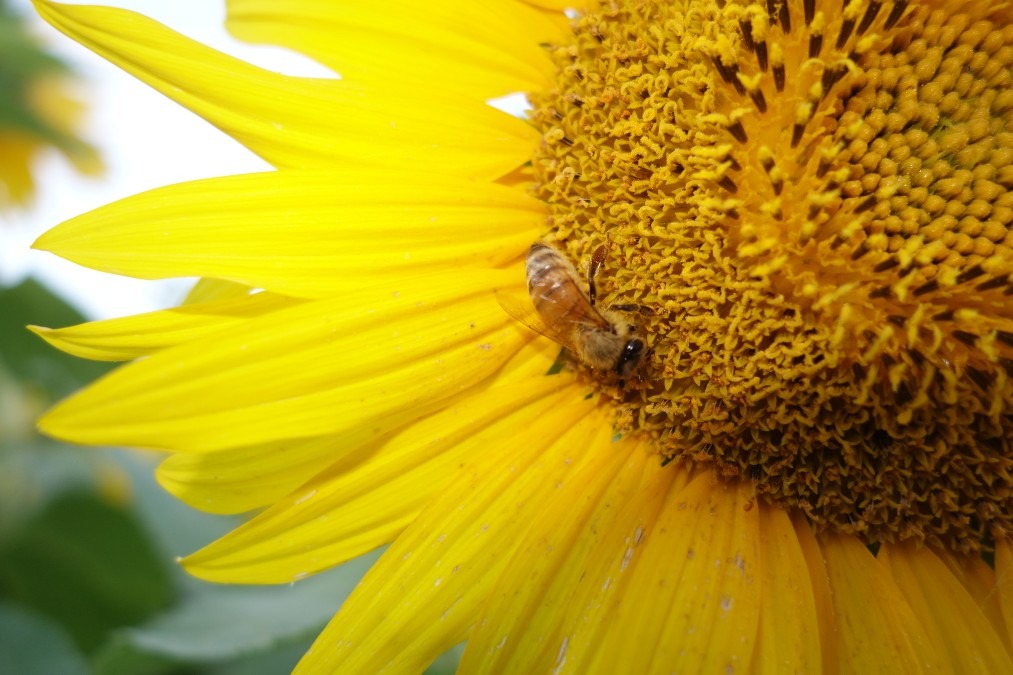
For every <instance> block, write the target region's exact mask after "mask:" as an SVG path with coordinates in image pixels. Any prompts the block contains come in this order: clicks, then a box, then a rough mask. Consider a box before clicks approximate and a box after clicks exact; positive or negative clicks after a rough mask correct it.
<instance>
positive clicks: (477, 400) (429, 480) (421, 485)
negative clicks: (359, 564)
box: [183, 377, 573, 583]
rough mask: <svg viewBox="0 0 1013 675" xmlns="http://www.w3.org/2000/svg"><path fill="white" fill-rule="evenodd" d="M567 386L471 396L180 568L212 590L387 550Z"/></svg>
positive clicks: (532, 385) (321, 479)
mask: <svg viewBox="0 0 1013 675" xmlns="http://www.w3.org/2000/svg"><path fill="white" fill-rule="evenodd" d="M567 384H571V379H570V378H569V377H540V378H538V379H537V380H534V381H527V382H521V383H519V384H514V385H510V386H507V387H494V388H492V389H490V390H487V391H486V392H483V393H481V394H474V395H472V396H470V397H469V398H468V399H467V400H465V401H462V402H459V403H457V404H455V405H453V406H451V407H449V408H447V409H446V410H443V411H441V412H439V413H437V414H435V415H433V416H431V417H428V418H426V419H424V420H421V421H419V422H416V423H415V424H413V425H411V426H410V427H408V428H407V429H405V430H404V431H402V432H400V433H398V434H396V435H395V436H394V437H393V438H391V439H390V440H389V441H387V442H384V443H374V444H373V445H372V447H371V448H364V450H363V452H361V453H360V452H356V454H366V455H367V456H368V459H365V460H364V461H359V462H357V463H352V464H351V465H350V466H348V463H346V462H342V463H340V464H339V465H336V466H334V467H332V468H330V469H328V470H327V471H325V472H323V473H322V474H320V475H318V476H317V477H316V478H314V479H313V480H312V481H310V482H308V483H307V484H305V485H303V486H302V487H300V488H299V489H298V490H296V491H295V492H293V493H292V494H290V495H287V496H285V497H284V498H282V499H281V500H279V501H278V503H276V504H275V505H274V506H272V507H271V508H269V509H268V510H267V511H265V512H264V513H262V514H260V515H259V516H257V517H256V518H254V519H253V520H251V521H250V522H248V523H246V524H245V525H243V526H241V527H239V528H238V529H236V530H233V531H232V532H230V533H229V534H227V535H225V536H224V537H222V538H221V539H219V540H218V541H216V542H214V543H212V544H210V545H208V546H207V547H205V548H203V549H201V550H200V551H198V552H197V553H195V554H193V555H191V556H189V557H188V558H187V559H186V560H184V561H183V564H184V565H185V566H186V568H187V570H188V571H189V572H190V573H191V574H194V575H196V576H198V577H201V578H202V579H207V580H209V581H226V582H232V583H287V582H289V581H294V580H296V579H300V578H302V577H304V576H306V575H308V574H314V573H316V572H319V571H321V570H324V569H327V568H330V567H333V566H335V565H338V564H340V563H342V562H345V561H346V560H350V559H352V558H354V557H356V556H359V555H362V554H363V553H366V552H367V551H371V550H373V549H374V548H376V547H378V546H382V545H384V544H386V543H389V542H390V541H392V540H393V539H394V537H396V536H397V535H398V534H399V533H400V532H401V530H403V529H404V528H405V527H406V526H407V525H408V523H410V522H411V521H412V520H414V519H415V517H416V516H417V515H418V513H419V511H421V510H422V507H423V506H424V505H425V504H427V503H428V502H429V501H431V500H432V499H433V497H435V496H436V495H438V494H439V493H440V492H441V491H442V490H444V489H445V488H446V487H447V484H448V483H449V482H450V481H451V480H452V479H453V476H454V474H455V472H457V471H460V470H462V469H465V467H467V466H468V465H469V464H472V463H473V462H474V461H475V460H477V459H478V458H480V457H482V454H483V453H486V452H495V451H496V450H495V448H496V447H497V445H502V444H503V443H509V442H510V439H511V437H512V436H513V435H515V434H516V433H517V430H518V429H519V428H522V427H524V426H526V425H529V424H530V423H531V422H532V421H534V419H535V418H536V417H537V416H538V415H539V414H541V413H542V411H543V410H544V408H545V407H546V406H547V405H549V404H550V400H547V397H549V396H550V394H552V393H554V392H555V391H557V390H558V389H559V388H560V387H563V386H566V385H567ZM567 393H568V394H570V396H571V397H572V396H573V392H572V391H570V392H567ZM558 400H559V399H558V397H553V398H552V399H551V402H552V403H558ZM353 452H355V451H354V450H353ZM307 551H313V555H312V556H307V555H306V552H307Z"/></svg>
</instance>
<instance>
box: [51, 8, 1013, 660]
mask: <svg viewBox="0 0 1013 675" xmlns="http://www.w3.org/2000/svg"><path fill="white" fill-rule="evenodd" d="M575 4H580V3H571V2H566V1H565V0H564V1H561V2H556V1H553V0H537V1H536V0H529V1H528V2H520V1H518V0H489V1H487V2H481V3H476V2H471V1H467V0H440V1H439V2H435V3H417V2H414V1H413V0H393V1H391V2H386V3H366V2H345V3H335V2H328V1H325V0H300V1H298V2H270V1H269V0H230V2H229V3H228V10H229V11H228V25H229V28H230V29H231V30H232V32H233V33H234V34H235V35H237V36H239V37H241V38H243V39H247V40H251V41H258V42H260V41H263V42H271V43H275V44H279V45H284V46H289V47H292V48H295V49H297V50H300V51H302V52H303V53H305V54H308V55H309V56H312V57H313V58H315V59H318V60H319V61H321V62H322V63H324V64H326V65H328V66H330V67H332V68H333V69H334V70H336V71H338V72H339V73H341V75H342V78H343V79H341V80H317V79H301V78H294V77H287V76H282V75H278V74H275V73H271V72H266V71H264V70H261V69H258V68H255V67H252V66H250V65H248V64H245V63H243V62H241V61H238V60H235V59H233V58H230V57H228V56H225V55H223V54H221V53H218V52H216V51H214V50H212V49H210V48H208V47H206V46H203V45H201V44H199V43H196V42H193V41H191V40H188V39H186V38H185V37H183V36H180V35H178V34H176V33H174V32H172V31H170V30H168V29H167V28H165V27H163V26H160V25H159V24H157V23H155V22H153V21H151V20H149V19H147V18H145V17H142V16H139V15H137V14H134V13H130V12H126V11H121V10H116V9H107V8H95V7H79V6H69V5H67V6H65V5H58V4H52V3H49V2H42V1H39V0H37V2H36V6H37V8H38V10H39V11H40V13H41V14H42V15H43V16H44V17H45V18H46V19H47V20H48V21H49V22H50V23H52V24H53V25H54V26H56V27H57V28H58V29H60V30H61V31H63V32H64V33H66V34H67V35H69V36H71V37H72V38H73V39H75V40H77V41H78V42H80V43H81V44H83V45H85V46H87V47H89V48H90V49H92V50H93V51H95V52H96V53H98V54H100V55H102V56H104V57H105V58H107V59H109V60H110V61H112V62H113V63H115V64H117V65H119V66H120V67H122V68H123V69H125V70H126V71H128V72H129V73H131V74H133V75H135V76H136V77H138V78H140V79H142V80H143V81H145V82H147V83H148V84H150V85H151V86H153V87H155V88H156V89H158V90H159V91H161V92H163V93H164V94H166V95H167V96H169V97H170V98H172V99H174V100H175V101H177V102H179V103H181V104H183V105H185V106H187V107H188V108H190V109H191V110H193V111H194V112H196V113H198V114H200V115H202V116H203V117H204V118H206V119H207V120H208V121H210V122H211V123H212V124H214V125H216V126H218V127H219V128H220V129H222V130H223V131H224V132H226V133H227V134H229V135H231V136H232V137H233V138H235V139H237V140H238V141H240V142H241V143H243V144H245V145H246V146H247V147H249V148H250V149H252V150H253V151H254V152H256V153H258V154H259V155H261V156H262V157H264V158H266V159H267V160H268V161H270V162H271V163H272V164H273V165H274V166H275V167H277V170H276V171H273V172H270V173H263V174H254V175H245V176H234V177H225V178H218V179H213V180H204V181H198V182H194V183H187V184H181V185H174V186H169V187H165V188H161V189H158V190H154V191H151V192H148V193H144V194H141V195H137V196H134V197H131V198H128V199H125V200H123V201H120V202H117V203H115V204H112V205H109V206H107V207H103V208H100V209H98V210H96V211H93V212H91V213H87V214H84V215H82V216H79V217H77V218H74V219H72V220H70V221H68V222H66V223H64V224H62V225H60V226H58V227H57V228H55V229H54V230H52V231H50V232H49V233H47V234H45V235H43V236H42V237H41V238H40V239H39V241H38V243H37V246H38V247H39V248H42V249H45V250H49V251H53V252H54V253H57V254H58V255H61V256H63V257H66V258H68V259H71V260H74V261H76V262H78V263H81V264H84V265H88V266H90V267H94V268H97V269H101V270H105V271H108V272H115V273H119V274H124V275H129V276H135V277H140V278H161V277H175V276H197V277H201V278H202V280H201V281H200V282H199V283H198V284H197V286H196V287H195V289H194V291H193V292H192V293H191V294H190V296H189V297H188V298H187V301H186V302H185V303H184V304H183V305H182V306H180V307H178V308H175V309H171V310H167V311H162V312H155V313H151V314H146V315H141V316H135V317H129V318H123V319H117V320H111V321H103V322H98V323H90V324H85V325H81V326H74V327H69V328H60V329H42V328H39V329H36V330H37V332H38V333H39V334H40V335H42V337H44V338H45V339H46V340H48V341H49V342H51V343H52V344H54V345H56V346H57V347H59V348H61V349H63V350H66V351H69V352H72V353H75V354H79V355H81V356H85V357H89V358H95V359H106V360H126V361H131V363H129V364H128V365H125V366H123V367H121V368H120V369H119V370H117V371H115V372H114V373H112V374H111V375H109V376H107V377H105V378H104V379H102V380H100V381H99V382H97V383H95V384H94V385H92V386H91V387H90V388H89V389H87V390H85V391H83V392H81V393H79V394H77V395H75V396H73V397H72V398H70V399H68V400H66V401H64V402H62V403H60V404H59V405H57V406H56V407H55V408H54V409H53V410H52V411H51V412H49V413H48V414H47V415H46V416H45V417H44V418H43V419H42V421H41V422H40V425H41V427H42V429H43V430H44V431H45V432H46V433H49V434H50V435H53V436H55V437H58V438H62V439H67V440H71V441H75V442H78V443H84V444H114V445H127V446H136V447H143V448H151V449H158V450H163V451H167V452H168V453H171V454H170V455H169V456H168V458H167V459H166V460H165V461H164V462H163V463H162V464H161V466H160V467H159V469H158V478H159V480H160V481H161V483H162V485H164V486H165V487H166V489H167V490H169V491H170V492H172V493H173V494H175V495H177V496H178V497H179V498H180V499H182V500H184V501H185V502H187V503H188V504H191V505H193V506H196V507H198V508H201V509H204V510H207V511H211V512H215V513H241V512H248V511H253V512H255V515H254V516H253V517H252V518H251V519H250V520H249V521H248V522H247V523H246V524H244V525H243V526H241V527H239V528H238V529H236V530H235V531H233V532H231V533H230V534H228V535H226V536H225V537H223V538H222V539H220V540H218V541H216V542H214V543H211V544H209V545H208V546H207V547H205V548H204V549H202V550H200V551H197V552H196V553H194V554H192V555H190V556H188V557H186V558H184V559H183V560H182V561H181V562H182V565H183V566H184V567H185V568H186V569H187V570H188V571H189V572H191V573H192V574H194V575H196V576H198V577H201V578H203V579H208V580H213V581H219V582H233V583H287V582H292V581H294V580H298V579H301V578H303V577H305V576H307V575H311V574H314V573H316V572H319V571H321V570H325V569H327V568H329V567H331V566H334V565H337V564H340V563H342V562H344V561H346V560H349V559H350V558H353V557H355V556H357V555H360V554H362V553H364V552H367V551H370V550H372V549H375V548H377V547H380V546H383V545H385V544H389V547H388V548H387V549H386V551H385V552H384V554H383V556H382V557H381V558H380V560H379V561H378V562H377V563H376V565H375V566H374V567H373V569H372V570H371V571H370V572H369V573H368V574H367V576H366V577H365V578H364V579H363V581H362V583H361V584H360V586H359V587H358V588H357V590H356V591H355V592H354V593H353V594H352V595H351V597H349V598H348V600H347V601H346V602H345V603H344V605H343V606H342V607H341V609H340V611H339V612H338V614H337V615H336V616H335V618H334V619H333V620H332V621H331V622H330V624H329V625H328V626H327V627H326V629H325V630H324V632H323V633H322V634H321V635H320V637H319V638H318V640H317V641H316V643H315V644H314V646H313V648H312V649H311V651H310V652H309V653H308V654H306V656H305V657H304V659H303V660H302V662H301V663H300V666H299V672H342V673H359V672H361V673H373V672H418V671H421V670H422V669H424V668H425V667H426V665H427V664H428V663H430V662H431V661H432V660H433V659H434V658H435V657H436V656H437V655H439V654H440V653H442V652H443V651H444V650H446V649H448V648H449V647H451V646H453V645H455V644H458V643H460V642H464V641H466V642H467V645H466V648H465V650H464V656H463V660H462V663H461V666H460V667H461V672H465V673H472V672H497V673H498V672H517V673H539V672H554V673H555V672H560V673H562V672H573V673H588V672H604V673H616V672H630V673H641V672H644V673H647V672H685V673H696V672H700V673H709V672H739V673H745V672H779V673H780V672H806V673H809V672H838V671H840V672H904V673H908V672H921V671H941V672H996V673H1000V672H1013V663H1011V654H1013V651H1011V645H1013V585H1011V584H1013V581H1011V580H1010V575H1011V574H1013V545H1011V541H1010V532H1011V529H1013V512H1011V509H1010V506H1011V486H1013V451H1011V448H1010V443H1011V430H1013V416H1011V415H1010V414H1009V412H1008V411H1009V410H1010V405H1011V403H1013V382H1011V379H1010V373H1011V372H1013V305H1011V304H1010V296H1011V294H1013V277H1011V276H1010V275H1011V274H1013V254H1011V250H1013V249H1011V246H1013V245H1011V244H1008V242H1010V241H1011V235H1010V234H1009V232H1010V230H1009V227H1008V226H1009V223H1010V221H1011V220H1013V198H1011V196H1010V192H1009V190H1008V188H1009V186H1010V185H1011V183H1013V117H1011V109H1013V90H1011V88H1010V83H1011V74H1013V25H1011V22H1010V15H1011V10H1010V8H1009V7H1008V6H1007V5H1005V4H1000V3H988V2H969V3H952V2H951V3H947V2H943V1H942V0H933V1H928V0H920V1H916V0H895V1H889V2H876V1H874V0H870V1H867V0H852V1H849V2H845V3H837V2H817V1H816V0H803V1H801V2H795V1H789V2H779V1H778V0H770V1H769V2H767V3H761V4H757V3H751V2H748V1H746V2H734V1H731V0H729V1H721V0H681V1H676V2H667V1H665V2H662V1H652V0H610V1H604V0H602V1H601V2H598V3H590V4H588V6H581V7H577V8H574V9H567V8H570V7H571V6H572V5H575ZM511 92H524V93H526V94H527V96H528V100H529V101H530V103H531V106H532V109H531V111H530V113H529V114H528V115H527V119H525V120H522V119H519V118H517V117H513V116H510V115H507V114H505V113H502V112H500V111H498V110H496V109H494V108H493V107H491V106H490V105H488V104H487V101H489V100H492V99H494V98H495V97H499V96H502V95H506V94H509V93H511ZM536 241H543V242H548V243H549V245H550V246H552V247H553V248H554V249H555V250H556V251H557V252H559V254H560V255H561V256H563V257H564V258H565V259H567V260H569V261H570V262H571V263H572V264H574V265H576V266H578V268H579V269H581V270H583V269H585V268H584V267H583V265H586V264H588V263H587V261H588V260H591V261H592V262H591V264H590V269H589V270H588V272H587V278H588V279H589V281H590V282H591V283H593V284H594V286H595V289H596V290H597V295H598V303H599V304H600V306H601V307H602V308H605V309H609V310H610V311H609V314H610V315H612V314H615V315H617V316H620V317H622V319H621V320H622V321H624V322H628V325H629V326H633V327H634V328H635V330H636V331H637V334H638V335H639V336H642V339H643V340H644V341H645V342H646V347H645V354H644V357H643V358H642V360H641V363H639V364H638V367H637V368H636V372H633V373H631V374H630V376H628V377H623V378H621V379H620V378H619V377H618V376H617V375H616V374H615V373H611V374H610V373H608V372H602V371H601V370H599V369H595V368H591V367H588V366H587V365H585V361H586V359H582V358H581V354H580V353H579V350H576V352H577V353H573V352H574V351H575V350H572V349H571V350H569V352H567V351H564V352H562V353H561V352H560V348H559V345H558V344H556V343H555V342H553V341H551V340H546V339H543V338H541V337H539V336H538V335H537V334H536V333H535V332H533V331H531V330H529V328H528V327H527V326H525V325H523V324H522V323H520V322H517V321H516V320H514V319H513V318H512V316H511V315H510V314H508V313H507V312H505V311H504V307H503V306H501V305H504V306H506V305H507V302H506V299H509V298H516V297H517V296H520V297H521V298H522V299H524V298H525V295H526V294H525V290H524V285H525V273H524V257H525V253H526V251H527V250H528V248H529V247H530V246H531V244H532V242H536ZM599 252H601V253H603V254H604V255H601V254H600V253H599ZM595 272H597V274H595ZM581 275H582V276H583V275H584V272H581ZM572 283H574V284H580V286H574V288H579V290H580V292H581V293H583V292H589V291H590V287H588V288H583V286H582V285H583V283H584V281H583V280H581V281H577V280H573V281H572ZM571 290H572V289H571ZM525 301H526V302H527V303H528V304H531V301H530V300H526V299H525ZM541 302H542V303H543V304H544V302H545V300H544V299H542V300H541ZM532 311H534V310H532ZM552 314H553V312H551V311H550V312H548V315H549V316H548V318H550V319H551V318H552V316H551V315H552ZM556 318H557V319H558V318H559V317H556ZM549 328H550V329H552V330H555V331H556V332H558V333H561V334H562V335H561V336H560V337H559V339H560V340H561V341H562V342H564V343H566V344H570V342H569V341H568V340H567V339H566V337H565V331H566V330H573V329H575V328H576V327H575V326H572V325H567V323H566V321H563V325H561V326H560V325H555V326H549ZM571 346H572V345H571Z"/></svg>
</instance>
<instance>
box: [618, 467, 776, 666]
mask: <svg viewBox="0 0 1013 675" xmlns="http://www.w3.org/2000/svg"><path fill="white" fill-rule="evenodd" d="M752 503H753V502H752V497H751V496H750V491H749V489H748V488H747V487H746V486H744V485H740V486H737V487H729V486H727V485H725V484H723V483H721V482H719V481H718V479H717V478H716V477H714V476H712V475H709V474H707V473H705V474H702V475H701V476H699V477H697V478H696V479H694V481H693V482H692V483H690V484H689V486H687V487H686V489H685V490H684V491H683V492H682V493H681V494H680V495H679V496H678V497H677V498H676V499H675V500H673V501H670V502H669V503H668V504H667V505H666V509H667V510H670V511H674V513H672V515H671V516H670V517H669V516H668V514H663V515H662V518H661V521H660V522H659V527H658V529H657V530H656V531H655V532H651V533H648V534H647V535H646V536H647V541H646V545H645V551H644V558H643V559H642V560H641V561H640V570H639V575H638V576H640V579H641V580H642V583H641V584H638V585H637V586H636V587H633V588H630V589H629V591H628V593H629V595H628V599H629V602H628V605H626V606H627V607H628V608H629V609H630V610H632V611H635V606H636V605H638V604H640V605H643V604H647V603H650V602H651V601H652V599H651V596H652V595H655V594H656V593H658V591H656V590H654V589H652V587H651V580H652V579H654V580H658V581H660V582H661V583H666V582H667V583H674V584H675V589H674V590H675V592H674V594H673V595H672V602H671V604H670V605H669V613H668V616H667V617H666V618H665V621H664V622H663V626H664V630H662V631H661V633H660V635H659V641H658V643H657V645H656V646H655V649H654V650H653V651H654V653H653V655H652V658H651V660H650V664H651V665H650V667H649V669H648V671H647V672H651V673H659V674H660V673H670V672H685V673H717V672H736V671H741V672H746V673H748V672H750V669H751V663H752V658H753V656H754V654H755V651H756V646H757V630H758V625H759V613H760V609H759V606H760V600H761V592H762V591H761V587H760V586H759V583H760V552H759V543H758V539H759V537H760V536H761V535H760V527H759V510H758V509H756V508H747V507H748V506H750V505H751V504H752ZM666 521H667V522H666ZM694 521H695V522H694ZM694 526H695V528H696V531H695V532H693V530H694ZM691 532H692V534H690V533H691ZM652 539H654V540H655V541H654V542H653V543H652V541H651V540H652ZM654 551H657V554H658V555H657V557H656V558H654V560H653V561H650V560H649V558H650V557H653V556H651V553H652V552H654ZM660 594H662V595H668V591H667V589H665V590H661V591H660ZM617 632H618V631H617ZM623 632H626V633H627V635H628V636H629V637H632V636H633V633H632V631H629V630H628V629H624V631H623ZM631 646H632V645H631ZM607 652H608V650H607V648H605V649H603V650H602V653H604V654H607ZM608 656H612V655H608ZM610 662H611V663H613V664H615V665H619V664H620V663H621V660H618V659H616V660H613V659H611V658H606V659H605V660H604V661H602V662H601V663H603V664H608V663H610ZM611 672H617V671H616V670H615V669H612V671H611Z"/></svg>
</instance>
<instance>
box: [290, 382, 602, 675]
mask: <svg viewBox="0 0 1013 675" xmlns="http://www.w3.org/2000/svg"><path fill="white" fill-rule="evenodd" d="M610 427H611V421H610V416H609V412H608V410H607V409H605V408H596V406H595V402H594V401H593V400H590V399H589V400H581V401H575V402H573V403H571V404H567V405H559V406H552V407H546V408H545V409H544V410H543V414H542V415H541V416H540V417H539V418H538V419H536V421H535V422H533V423H532V424H530V425H527V426H525V427H523V428H521V429H518V430H517V431H516V433H515V435H514V436H513V438H511V439H509V440H508V441H507V442H505V443H503V445H502V446H501V447H500V448H497V449H495V451H494V452H490V453H488V454H486V455H484V456H482V457H481V458H479V459H478V460H477V461H476V463H475V464H474V465H472V466H469V467H467V468H466V469H465V470H464V471H461V472H459V473H458V474H456V475H455V476H454V479H453V480H452V481H451V483H450V484H449V485H448V486H447V488H446V489H445V490H444V491H443V492H442V494H441V495H440V496H439V498H438V499H437V500H436V501H435V502H433V503H431V504H430V505H429V506H428V507H427V508H426V509H425V510H424V511H423V512H422V514H421V515H419V517H418V518H417V519H416V520H415V521H414V522H413V523H412V525H411V527H409V528H408V529H407V530H406V531H405V532H404V533H403V534H402V535H401V536H400V537H398V539H397V540H396V541H395V542H394V544H392V545H391V547H390V548H389V549H388V550H387V552H386V553H384V555H383V557H382V558H381V559H380V561H379V562H377V564H376V565H374V566H373V568H372V569H371V570H370V571H369V573H368V574H367V575H366V577H365V578H364V579H363V581H362V582H361V584H360V585H359V587H358V588H357V589H356V590H355V592H353V593H352V595H351V596H350V597H349V598H348V599H347V600H346V601H345V604H344V605H343V606H342V608H341V611H340V612H339V613H338V615H337V616H336V617H335V618H334V620H332V621H331V623H330V624H329V625H328V626H327V628H325V629H324V632H323V633H322V634H321V635H320V637H318V638H317V641H316V642H315V643H314V645H313V647H312V648H311V650H310V652H309V653H308V654H307V655H306V656H305V657H304V658H303V660H302V662H300V664H299V667H298V668H297V670H296V672H297V673H305V672H342V673H376V672H381V671H383V670H388V671H390V672H421V670H422V669H423V668H424V667H425V666H426V665H428V664H429V662H430V661H431V660H432V659H433V658H435V657H436V656H437V655H438V654H440V653H442V652H443V651H445V650H446V649H447V648H449V647H450V646H452V645H454V644H456V643H457V642H460V641H461V640H462V639H463V638H464V637H465V635H466V631H467V629H468V626H469V625H470V624H471V623H472V622H473V621H474V619H475V616H476V613H477V611H478V607H479V604H480V602H481V601H482V600H483V599H484V598H485V597H487V596H488V594H489V592H490V591H491V589H492V585H493V584H494V583H495V580H496V578H497V576H498V574H499V572H500V571H501V570H502V569H503V566H504V565H505V564H506V563H507V561H508V560H509V559H510V556H511V554H512V552H513V551H514V550H515V549H516V547H517V545H518V543H519V537H520V536H521V535H523V533H524V532H525V530H526V529H527V527H528V524H529V523H530V522H531V519H532V518H533V516H534V514H536V513H539V512H540V511H541V509H542V508H544V505H545V504H547V503H549V502H548V500H551V499H552V498H553V497H554V495H556V494H558V492H559V490H560V489H561V487H562V486H563V485H565V484H566V483H567V482H569V481H571V480H575V479H576V478H577V477H580V476H583V467H584V466H586V465H595V466H599V467H602V466H606V465H608V464H609V463H610V458H608V457H602V456H601V455H600V454H599V453H589V452H586V447H587V444H588V443H589V441H590V440H591V438H592V437H593V436H594V435H596V434H597V433H600V432H601V431H602V429H603V428H605V429H608V428H610Z"/></svg>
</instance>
